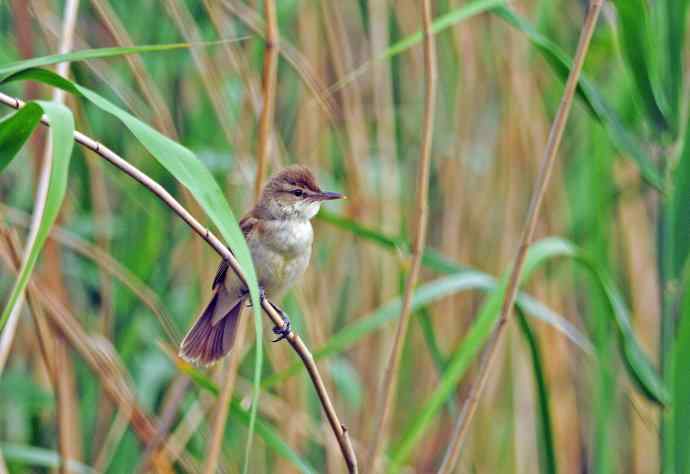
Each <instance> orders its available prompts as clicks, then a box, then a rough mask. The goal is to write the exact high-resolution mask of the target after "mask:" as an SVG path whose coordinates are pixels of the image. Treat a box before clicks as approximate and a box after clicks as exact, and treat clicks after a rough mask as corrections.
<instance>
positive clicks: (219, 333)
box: [180, 287, 245, 365]
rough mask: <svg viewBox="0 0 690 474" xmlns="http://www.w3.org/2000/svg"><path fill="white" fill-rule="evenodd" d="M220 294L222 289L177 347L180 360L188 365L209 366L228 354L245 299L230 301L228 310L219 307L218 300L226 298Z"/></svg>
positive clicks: (214, 295)
mask: <svg viewBox="0 0 690 474" xmlns="http://www.w3.org/2000/svg"><path fill="white" fill-rule="evenodd" d="M222 291H224V289H222V287H221V288H219V289H218V290H216V291H215V292H214V294H213V297H212V298H211V301H210V302H209V303H208V305H207V306H206V308H205V309H204V311H203V312H202V313H201V315H200V316H199V318H198V319H197V321H196V323H194V326H192V328H191V329H190V330H189V332H188V333H187V335H186V336H185V337H184V339H183V340H182V343H181V344H180V357H182V358H183V359H184V360H186V361H187V362H191V363H194V364H199V365H211V364H213V363H214V362H216V361H217V360H218V359H220V358H221V357H223V356H224V355H225V354H227V353H228V352H229V351H230V349H231V348H232V345H233V343H234V342H235V333H236V332H237V321H238V320H239V316H240V313H241V312H242V307H243V306H244V302H245V300H244V299H239V300H237V301H235V302H233V303H234V304H233V305H232V306H231V307H230V308H229V309H225V308H222V307H221V306H223V302H222V301H219V300H224V299H225V298H224V297H223V296H224V295H221V294H220V292H222ZM219 311H224V313H225V314H220V313H219ZM216 313H218V314H216ZM214 315H216V317H215V318H214Z"/></svg>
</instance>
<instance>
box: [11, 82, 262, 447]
mask: <svg viewBox="0 0 690 474" xmlns="http://www.w3.org/2000/svg"><path fill="white" fill-rule="evenodd" d="M26 79H33V80H37V81H41V82H45V83H47V84H50V85H53V86H55V87H59V88H61V89H63V90H65V91H67V92H70V93H72V94H76V95H80V96H82V97H84V98H86V99H88V100H89V101H90V102H91V103H93V104H94V105H95V106H97V107H98V108H100V109H101V110H103V111H105V112H107V113H109V114H111V115H113V116H115V117H116V118H118V119H119V120H120V121H121V122H122V123H123V124H124V125H125V126H126V127H127V128H128V129H129V130H130V131H131V132H132V133H133V134H134V136H135V137H136V138H137V139H138V140H139V142H140V143H141V144H142V145H143V146H144V148H146V150H148V152H149V153H151V155H152V156H153V157H154V158H156V160H158V162H159V163H160V164H161V165H163V167H164V168H165V169H167V170H168V171H169V172H170V173H171V174H172V175H173V176H174V177H175V178H176V179H177V180H179V181H180V182H181V183H182V184H183V185H184V186H185V187H186V188H187V189H188V190H189V191H190V192H191V193H192V195H193V196H194V198H195V199H196V201H197V202H198V203H199V205H200V206H201V208H202V209H203V210H204V212H206V214H207V215H208V216H209V218H210V219H211V221H212V222H213V223H214V224H215V226H216V227H217V228H218V230H219V231H220V233H221V235H222V237H223V239H224V240H225V241H226V242H227V243H228V245H229V246H230V248H231V249H232V252H233V254H234V255H235V257H236V258H237V260H238V262H239V263H240V265H241V266H242V269H243V270H244V273H245V277H246V279H247V284H248V287H249V292H250V295H251V301H252V307H253V312H254V323H255V324H254V326H255V330H256V347H257V350H256V351H255V354H256V359H255V376H254V386H255V391H254V397H253V403H252V423H251V424H250V429H249V431H250V437H249V443H250V444H251V439H252V436H251V434H252V433H253V427H254V425H253V420H254V419H255V415H256V406H257V404H258V399H259V393H260V386H261V367H262V364H263V350H262V344H261V342H262V325H261V304H260V302H259V284H258V282H257V279H256V272H255V270H254V264H253V262H252V258H251V254H250V252H249V248H248V247H247V242H246V241H245V239H244V236H243V235H242V231H241V230H240V226H239V224H238V223H237V220H236V219H235V216H234V215H233V213H232V211H231V210H230V206H229V205H228V202H227V201H226V199H225V197H224V196H223V192H222V191H221V189H220V187H219V186H218V183H217V182H216V180H215V179H214V178H213V175H211V172H210V171H209V170H208V168H206V166H204V164H203V163H202V162H201V161H200V160H199V159H198V158H197V157H196V156H195V155H194V154H193V153H192V152H191V151H190V150H188V149H187V148H185V147H183V146H182V145H180V144H179V143H177V142H175V141H173V140H171V139H170V138H168V137H166V136H165V135H163V134H161V133H159V132H158V131H156V130H155V129H153V128H152V127H150V126H149V125H147V124H145V123H144V122H142V121H141V120H139V119H137V118H136V117H134V116H133V115H131V114H130V113H129V112H126V111H125V110H123V109H121V108H119V107H117V106H116V105H114V104H113V103H112V102H110V101H108V100H106V99H105V98H103V97H101V96H100V95H98V94H96V93H95V92H93V91H92V90H90V89H87V88H86V87H83V86H80V85H79V84H77V83H75V82H72V81H69V80H67V79H65V78H63V77H61V76H59V75H57V74H55V73H53V72H51V71H48V70H45V69H36V68H32V69H26V70H22V71H19V72H17V73H15V74H12V75H10V76H8V77H6V78H5V79H4V80H3V81H2V82H10V81H16V80H26ZM70 142H71V140H70Z"/></svg>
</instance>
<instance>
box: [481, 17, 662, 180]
mask: <svg viewBox="0 0 690 474" xmlns="http://www.w3.org/2000/svg"><path fill="white" fill-rule="evenodd" d="M493 12H494V13H495V14H496V15H497V16H498V17H499V18H502V19H503V20H505V21H506V22H507V23H508V24H509V25H511V26H513V27H514V28H516V29H518V30H519V31H522V32H523V33H525V35H527V38H528V39H529V41H530V42H531V43H532V45H533V46H534V47H535V48H536V49H537V51H538V52H539V53H540V54H541V55H542V56H543V57H544V59H545V60H546V62H547V63H548V64H549V66H551V68H552V69H553V70H554V72H555V73H556V76H557V77H558V78H559V79H560V80H561V81H562V82H563V83H565V81H566V80H567V78H568V74H569V72H570V67H571V65H572V60H571V59H570V57H568V55H567V54H565V52H564V51H563V50H562V49H561V48H560V47H559V46H558V45H557V44H555V43H554V42H553V41H551V40H550V39H548V38H546V37H545V36H544V35H542V34H540V33H539V32H538V31H537V30H536V29H535V28H534V26H532V25H531V24H530V23H529V22H528V21H527V20H525V19H524V18H522V17H521V16H519V15H518V14H517V13H515V12H513V11H512V10H510V9H509V8H507V7H498V8H496V9H494V10H493ZM577 96H578V97H579V98H580V99H582V101H583V102H584V104H585V105H586V106H587V110H588V111H589V112H590V114H591V115H592V116H593V117H594V118H595V119H596V120H597V121H598V122H599V123H601V125H602V126H603V127H604V128H605V129H606V131H607V132H608V136H609V138H610V139H611V142H612V143H613V145H614V146H615V147H616V149H618V150H619V151H620V152H621V153H623V155H624V156H626V157H629V158H631V159H632V160H633V161H634V162H635V163H636V164H637V167H638V168H639V170H640V174H641V175H642V177H643V178H644V179H645V181H647V182H648V183H649V184H650V185H651V186H654V187H655V188H656V189H658V190H663V180H662V178H661V176H660V175H659V172H658V171H657V169H656V166H655V165H654V163H653V162H652V160H651V159H650V158H649V157H648V156H647V153H646V151H645V148H644V146H643V145H642V144H641V143H639V142H638V141H637V139H636V138H635V136H634V135H633V134H631V133H630V132H629V131H628V130H626V129H625V127H624V126H623V123H622V121H621V120H620V119H619V118H618V116H617V115H616V114H615V112H614V111H613V109H612V108H611V107H610V106H609V105H608V104H607V103H606V101H605V99H604V96H603V95H602V94H600V93H599V91H598V90H597V88H596V87H595V86H594V84H593V83H592V82H591V81H590V80H589V79H588V78H587V75H586V74H584V73H583V74H582V75H581V76H580V81H579V82H578V86H577Z"/></svg>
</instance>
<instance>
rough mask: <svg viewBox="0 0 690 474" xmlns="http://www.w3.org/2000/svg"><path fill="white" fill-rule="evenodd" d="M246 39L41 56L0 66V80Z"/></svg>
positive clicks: (87, 50) (153, 45) (85, 50)
mask: <svg viewBox="0 0 690 474" xmlns="http://www.w3.org/2000/svg"><path fill="white" fill-rule="evenodd" d="M242 39H244V38H236V39H225V40H220V41H204V42H200V43H170V44H149V45H141V46H131V47H116V48H96V49H82V50H80V51H72V52H70V53H65V54H53V55H50V56H41V57H38V58H31V59H24V60H22V61H16V62H13V63H9V64H5V65H4V66H0V78H3V79H5V78H6V77H7V76H9V75H11V74H14V73H16V72H19V71H23V70H26V69H30V68H34V67H42V66H50V65H52V64H59V63H65V62H78V61H86V60H89V59H104V58H112V57H116V56H126V55H128V54H139V53H149V52H155V51H170V50H175V49H187V48H191V47H192V46H213V45H216V44H223V43H228V42H234V41H240V40H242Z"/></svg>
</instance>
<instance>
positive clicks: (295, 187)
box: [180, 166, 343, 365]
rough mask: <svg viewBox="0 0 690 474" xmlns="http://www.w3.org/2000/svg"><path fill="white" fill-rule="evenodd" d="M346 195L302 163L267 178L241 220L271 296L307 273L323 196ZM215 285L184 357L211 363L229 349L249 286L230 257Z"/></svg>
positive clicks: (185, 346)
mask: <svg viewBox="0 0 690 474" xmlns="http://www.w3.org/2000/svg"><path fill="white" fill-rule="evenodd" d="M342 197H343V196H342V195H341V194H338V193H329V192H323V191H321V188H320V187H319V185H318V184H317V182H316V179H315V178H314V175H313V174H312V173H311V171H309V169H308V168H305V167H304V166H290V167H288V168H286V169H284V170H282V171H281V172H279V173H278V174H276V175H275V176H273V177H272V178H271V179H270V180H269V181H268V183H267V184H266V186H265V187H264V189H263V190H262V193H261V197H260V199H259V202H258V203H257V205H256V206H255V207H254V208H253V209H252V210H251V211H249V212H248V213H247V214H246V215H245V216H244V217H243V218H242V220H241V221H240V228H241V229H242V233H243V234H244V237H245V239H246V240H247V245H248V246H249V250H250V252H251V254H252V260H253V262H254V268H255V270H256V274H257V278H258V280H259V285H260V286H261V287H262V289H263V290H264V294H265V295H266V296H267V297H268V298H270V299H272V300H277V299H279V298H280V297H281V296H282V295H283V293H284V292H285V291H286V290H287V289H288V288H289V287H290V286H292V285H293V284H294V282H295V280H297V279H298V278H299V277H300V276H301V275H302V274H303V273H304V270H305V269H306V267H307V265H308V263H309V257H310V255H311V244H312V240H313V230H312V227H311V223H310V222H309V220H310V219H311V218H312V217H314V216H315V215H316V213H317V212H318V210H319V206H320V204H321V202H322V201H325V200H331V199H340V198H342ZM212 289H213V296H212V297H211V300H210V302H209V303H208V304H207V305H206V307H205V308H204V310H203V311H202V312H201V314H200V315H199V317H198V319H197V320H196V322H195V323H194V325H193V326H192V328H191V329H190V330H189V332H188V333H187V335H186V336H185V338H184V339H183V341H182V343H181V345H180V356H181V357H183V358H184V359H186V360H188V361H190V362H193V363H197V364H202V365H208V364H212V363H213V362H215V361H217V360H218V359H220V358H221V357H223V356H224V355H225V354H227V353H228V352H229V351H230V349H231V348H232V345H233V343H234V340H235V333H236V331H237V321H238V318H239V317H240V315H241V313H242V309H243V308H244V307H245V306H246V305H247V300H248V294H247V289H246V288H245V287H244V286H243V285H241V284H240V282H239V280H238V279H237V277H236V275H235V274H234V273H233V272H232V271H228V263H227V262H226V261H222V262H221V263H220V265H219V266H218V271H217V273H216V276H215V278H214V279H213V284H212ZM288 330H289V329H288ZM277 333H279V334H282V333H281V332H280V331H277ZM284 335H285V334H283V336H284Z"/></svg>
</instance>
